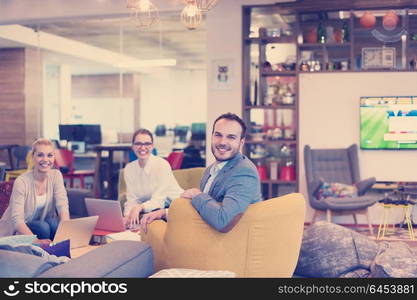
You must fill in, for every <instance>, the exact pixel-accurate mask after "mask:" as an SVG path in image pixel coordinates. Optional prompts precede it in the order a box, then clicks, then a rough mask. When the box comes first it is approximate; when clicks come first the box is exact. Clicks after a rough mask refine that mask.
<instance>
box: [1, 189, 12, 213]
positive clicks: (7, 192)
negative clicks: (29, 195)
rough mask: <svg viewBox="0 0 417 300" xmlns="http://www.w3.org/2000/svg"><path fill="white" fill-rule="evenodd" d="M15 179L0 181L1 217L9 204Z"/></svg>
mask: <svg viewBox="0 0 417 300" xmlns="http://www.w3.org/2000/svg"><path fill="white" fill-rule="evenodd" d="M13 182H14V181H3V182H0V218H1V216H2V215H3V214H4V212H5V211H6V209H7V207H8V206H9V201H10V196H11V195H12V190H13Z"/></svg>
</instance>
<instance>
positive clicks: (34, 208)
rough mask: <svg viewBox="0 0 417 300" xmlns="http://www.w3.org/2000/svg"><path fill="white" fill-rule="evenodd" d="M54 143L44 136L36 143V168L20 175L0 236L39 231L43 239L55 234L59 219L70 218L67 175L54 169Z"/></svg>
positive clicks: (34, 162) (34, 159)
mask: <svg viewBox="0 0 417 300" xmlns="http://www.w3.org/2000/svg"><path fill="white" fill-rule="evenodd" d="M54 153H55V147H54V144H53V143H52V142H51V141H50V140H48V139H44V138H40V139H38V140H36V141H35V142H34V143H33V145H32V160H33V169H32V170H30V171H27V172H25V173H23V174H22V175H20V176H19V177H17V178H16V180H15V182H14V184H13V191H12V195H11V197H10V204H9V207H8V208H7V210H6V211H5V213H4V215H3V217H2V218H1V219H0V236H7V235H14V234H26V235H32V234H35V235H36V236H37V238H38V241H37V242H39V243H48V242H50V241H51V240H53V238H54V236H55V232H56V229H57V227H58V223H59V221H60V220H61V221H62V220H68V219H69V210H68V197H67V191H66V189H65V186H64V179H63V177H62V174H61V172H60V171H59V170H56V169H53V166H54V162H55V154H54Z"/></svg>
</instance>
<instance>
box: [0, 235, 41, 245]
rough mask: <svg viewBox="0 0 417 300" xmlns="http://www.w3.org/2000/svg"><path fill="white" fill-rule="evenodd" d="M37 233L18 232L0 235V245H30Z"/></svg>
mask: <svg viewBox="0 0 417 300" xmlns="http://www.w3.org/2000/svg"><path fill="white" fill-rule="evenodd" d="M35 238H36V235H34V234H32V235H31V234H17V235H9V236H3V237H0V245H9V246H17V245H30V244H32V242H33V241H34V240H35Z"/></svg>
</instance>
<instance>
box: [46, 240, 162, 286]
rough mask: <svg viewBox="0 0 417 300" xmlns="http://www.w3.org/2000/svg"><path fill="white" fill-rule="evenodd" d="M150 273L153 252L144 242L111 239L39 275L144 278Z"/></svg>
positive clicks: (54, 276) (151, 271)
mask: <svg viewBox="0 0 417 300" xmlns="http://www.w3.org/2000/svg"><path fill="white" fill-rule="evenodd" d="M153 273H154V267H153V253H152V249H151V247H150V246H149V245H148V244H147V243H144V242H137V241H114V242H111V243H109V244H106V245H104V246H101V247H99V248H97V249H94V250H92V251H90V252H88V253H87V254H85V255H82V256H80V257H78V258H76V259H73V260H71V261H69V262H67V263H65V264H62V265H59V266H56V267H54V268H51V269H49V270H47V271H46V272H44V273H42V274H41V275H40V276H39V277H52V278H57V277H78V278H79V277H85V278H99V277H114V278H119V277H139V278H143V277H148V276H150V275H152V274H153Z"/></svg>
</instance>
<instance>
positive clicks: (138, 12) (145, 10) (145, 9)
mask: <svg viewBox="0 0 417 300" xmlns="http://www.w3.org/2000/svg"><path fill="white" fill-rule="evenodd" d="M131 18H132V20H133V22H134V23H135V24H136V25H137V26H138V27H139V28H142V29H147V28H149V27H151V26H152V25H153V24H156V23H158V22H159V11H158V8H156V6H155V5H154V4H153V3H152V2H151V1H149V0H137V2H136V5H135V6H134V7H132V12H131Z"/></svg>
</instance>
